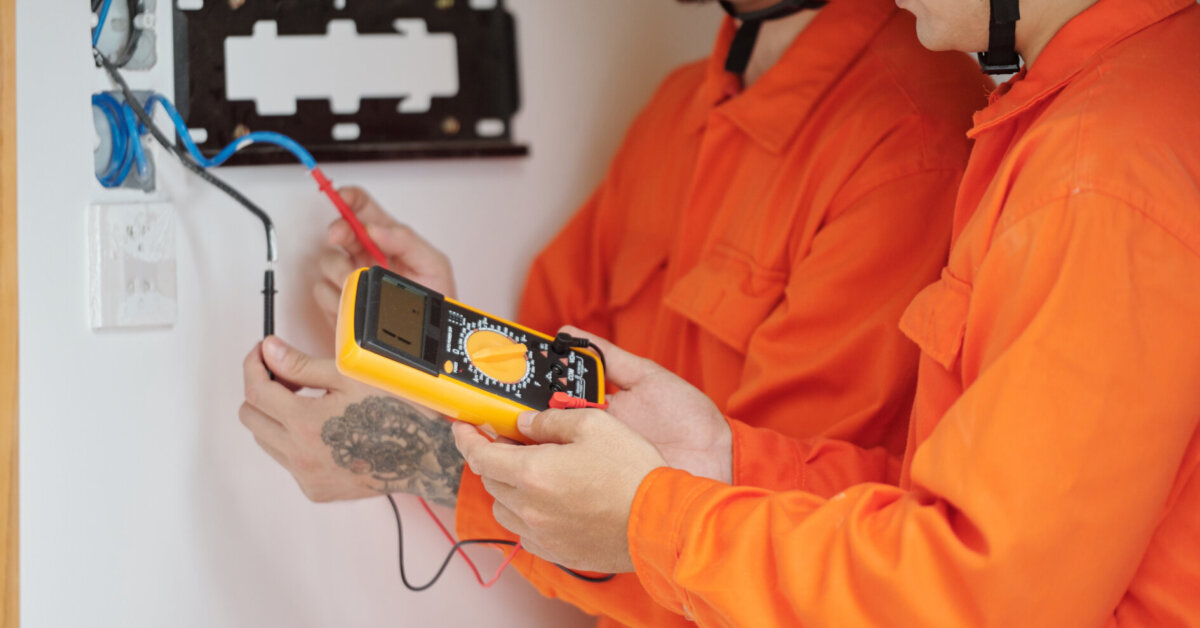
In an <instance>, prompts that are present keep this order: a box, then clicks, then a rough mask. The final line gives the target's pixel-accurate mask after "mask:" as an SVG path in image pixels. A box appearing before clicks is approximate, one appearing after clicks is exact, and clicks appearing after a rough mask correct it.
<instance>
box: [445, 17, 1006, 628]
mask: <svg viewBox="0 0 1200 628" xmlns="http://www.w3.org/2000/svg"><path fill="white" fill-rule="evenodd" d="M732 35H733V24H732V23H731V22H727V23H726V24H725V26H724V28H723V30H722V32H721V35H720V37H719V40H718V42H717V44H716V47H715V50H714V52H713V54H712V57H711V59H709V60H708V61H707V63H705V62H701V63H696V64H692V65H689V66H686V67H684V68H682V69H680V70H679V71H677V72H675V73H674V74H672V75H671V76H670V77H669V78H668V79H667V80H666V81H665V83H664V84H663V85H662V86H661V88H660V89H659V90H658V92H657V94H656V95H655V96H654V99H653V101H652V102H651V103H650V104H649V106H648V107H647V108H646V109H645V110H644V111H643V113H642V114H641V115H640V117H639V118H638V119H637V120H636V122H635V123H634V125H633V127H632V128H631V130H630V131H629V134H628V136H627V138H626V140H625V142H624V144H623V145H622V147H621V149H620V152H619V153H618V155H617V156H616V159H615V161H614V163H613V165H612V167H611V169H610V171H609V173H608V175H607V177H606V178H605V180H604V181H603V183H602V184H601V186H600V188H599V189H598V191H597V192H596V193H595V195H594V196H593V197H592V198H591V200H590V201H589V202H588V203H587V204H586V205H585V206H584V207H583V209H582V210H581V211H580V212H579V213H578V214H577V215H576V216H575V217H574V219H573V220H572V221H571V222H570V223H569V224H568V225H567V226H566V228H565V229H564V231H563V232H562V233H561V234H560V235H559V236H558V237H557V238H556V239H555V240H554V241H553V242H552V243H551V244H550V245H549V246H548V248H547V249H546V250H545V251H544V252H543V253H542V254H541V255H540V256H539V257H538V259H537V260H536V261H535V263H534V265H533V268H532V270H531V272H530V275H529V280H528V284H527V289H526V293H525V298H524V300H523V304H522V307H521V311H520V314H519V319H520V320H521V321H522V322H524V323H525V324H527V325H530V326H532V327H534V328H537V329H544V330H550V331H553V330H555V329H557V328H558V327H559V326H560V325H561V324H564V323H573V324H576V325H579V326H581V327H583V328H585V329H589V330H591V331H594V332H596V333H599V334H602V335H604V336H606V337H608V338H611V339H613V340H615V341H616V342H617V343H619V344H620V345H622V346H623V347H625V348H626V349H629V350H631V351H634V352H636V353H640V354H643V355H647V356H649V357H651V358H653V359H654V360H656V361H658V362H659V363H661V364H663V365H664V366H666V367H667V368H669V369H671V370H673V371H674V372H676V373H678V374H680V375H681V376H683V377H684V378H686V379H687V380H689V381H690V382H692V383H693V384H695V385H697V386H699V387H700V388H701V389H702V390H704V391H705V392H706V393H707V394H708V395H709V396H711V397H712V398H713V399H714V400H715V401H716V402H717V404H718V405H719V406H720V407H721V408H722V409H723V410H724V411H725V412H727V413H729V414H733V415H736V416H744V417H748V418H750V420H752V421H754V424H755V425H759V426H765V427H770V428H773V429H776V430H779V431H781V432H782V433H785V434H789V435H793V436H798V437H801V436H802V437H808V436H814V435H827V436H830V437H836V438H843V439H848V440H850V441H851V442H855V443H858V444H860V445H863V446H866V447H876V446H878V447H882V448H883V449H885V450H887V451H890V452H892V453H893V454H895V455H899V454H900V453H901V452H902V451H903V446H904V437H905V433H906V430H907V419H908V414H909V411H910V409H911V404H912V392H913V388H914V386H915V381H916V364H917V353H918V352H917V349H916V347H914V346H913V345H912V343H911V342H909V341H908V340H907V339H906V338H904V336H903V335H902V334H901V333H900V332H899V330H898V329H897V326H896V322H897V321H898V320H899V318H900V315H901V313H902V312H903V311H904V308H905V307H906V306H907V305H908V303H909V302H910V301H911V300H912V298H913V296H914V295H916V294H917V292H919V291H920V290H921V288H923V287H924V286H926V285H928V284H929V282H931V281H933V280H934V279H935V278H936V277H937V272H938V270H939V269H940V268H941V267H942V266H943V265H944V264H945V256H946V254H947V251H948V250H949V238H950V228H949V224H950V216H951V212H952V210H953V205H954V194H955V190H956V189H957V185H958V182H959V181H960V179H961V176H962V171H963V169H964V168H965V164H966V158H967V153H968V142H967V139H966V131H967V129H968V128H969V126H970V116H971V113H972V112H973V111H975V110H976V109H978V108H980V107H982V106H983V105H984V104H985V99H986V91H987V88H988V87H989V86H990V83H988V82H986V80H985V79H984V78H983V77H982V76H981V75H980V73H979V69H978V66H977V65H975V63H974V62H973V61H971V60H970V59H969V58H968V57H966V55H962V54H957V53H948V54H935V53H930V52H928V51H926V50H924V49H923V48H921V47H920V45H919V43H918V42H917V40H916V36H915V26H914V23H913V20H912V18H911V16H910V15H909V14H907V13H905V12H903V11H899V10H897V9H896V7H895V5H894V3H893V1H892V0H835V1H834V2H832V3H830V4H829V6H827V7H826V8H824V9H822V11H821V13H820V14H819V15H817V16H816V17H815V18H814V21H813V22H812V24H811V25H810V26H809V27H808V29H807V30H806V31H805V32H804V33H803V34H801V35H800V36H799V37H798V38H797V39H796V40H795V42H794V44H793V45H792V46H791V48H790V49H789V50H788V51H787V52H786V54H785V55H784V57H783V58H782V59H781V60H780V61H779V62H778V64H777V65H776V66H775V67H774V68H773V69H771V70H770V71H769V72H768V73H766V74H765V75H764V76H763V77H762V78H761V79H760V80H759V81H757V82H756V83H755V84H754V85H753V86H751V87H750V88H749V89H746V90H745V91H744V92H742V91H741V89H740V81H739V79H738V78H737V77H735V76H733V75H730V74H728V73H726V72H725V71H724V70H723V66H724V60H725V53H726V52H727V51H728V49H729V45H730V42H731V40H732ZM739 92H741V93H739ZM458 533H459V535H460V538H464V539H468V538H497V537H503V538H512V537H511V535H509V534H508V533H507V532H505V531H504V530H503V529H502V528H500V527H499V526H498V525H497V524H496V523H495V520H494V519H493V518H492V500H491V497H490V496H489V495H487V493H486V492H484V490H483V488H482V486H481V484H480V483H479V480H478V478H477V476H474V475H473V474H471V473H467V474H465V476H464V479H463V484H462V489H461V490H460V492H459V498H458ZM514 565H515V566H516V568H517V569H518V570H520V571H521V572H522V573H523V574H525V575H526V576H527V577H529V579H530V580H531V581H532V582H533V583H534V584H535V585H536V586H537V587H538V588H539V589H540V590H541V591H542V592H543V593H544V594H546V595H549V596H557V597H560V598H562V599H564V600H567V601H569V602H571V603H573V604H575V605H577V606H579V607H581V608H583V609H584V610H585V611H588V612H590V613H594V614H601V615H606V616H608V617H610V618H613V619H615V620H617V621H619V622H623V623H625V624H631V625H645V626H669V625H673V624H675V623H686V622H685V620H684V618H683V617H682V616H681V615H678V614H677V613H675V612H672V611H668V610H667V609H664V608H663V607H661V606H659V605H658V604H656V603H655V602H653V601H652V600H651V599H650V598H649V596H648V595H647V594H646V593H645V592H644V590H643V589H642V587H641V585H640V584H639V583H638V580H637V578H636V576H634V575H633V574H628V575H624V576H621V577H618V578H617V579H615V580H614V581H612V582H608V583H605V584H590V583H585V582H580V581H577V580H574V579H572V578H570V577H569V576H567V575H565V574H563V573H562V572H560V571H559V570H558V569H557V568H555V567H554V566H553V565H550V564H548V563H546V562H544V561H541V560H538V559H535V558H534V557H532V556H531V555H528V554H522V555H521V556H519V557H518V558H517V560H516V561H515V562H514Z"/></svg>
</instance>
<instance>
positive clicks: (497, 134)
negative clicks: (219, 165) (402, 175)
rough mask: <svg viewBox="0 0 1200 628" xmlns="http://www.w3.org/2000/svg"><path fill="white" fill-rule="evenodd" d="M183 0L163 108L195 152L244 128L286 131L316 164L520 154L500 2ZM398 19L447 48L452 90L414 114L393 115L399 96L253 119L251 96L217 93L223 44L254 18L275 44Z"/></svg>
mask: <svg viewBox="0 0 1200 628" xmlns="http://www.w3.org/2000/svg"><path fill="white" fill-rule="evenodd" d="M184 1H185V0H174V7H175V12H174V17H175V19H174V26H175V72H176V80H175V85H176V94H175V101H176V105H177V107H178V108H179V110H180V113H182V114H183V117H184V119H185V120H186V121H187V123H188V126H189V127H191V128H193V129H198V128H202V129H204V130H205V133H204V134H202V137H200V138H196V139H197V140H198V143H199V146H200V149H201V150H202V151H203V152H204V153H205V154H206V155H209V156H212V155H215V154H216V153H217V151H219V150H220V149H221V148H223V147H224V146H225V145H227V144H228V143H229V142H231V141H233V140H234V139H236V138H237V137H238V136H240V135H241V134H243V133H245V132H247V131H276V132H279V133H284V134H286V135H289V136H291V137H292V138H293V139H295V140H296V141H298V142H300V143H301V144H303V145H305V146H306V147H307V148H308V149H309V150H310V151H311V152H312V153H313V155H314V156H315V157H316V158H317V159H318V160H320V161H359V160H386V159H410V158H433V157H484V156H518V155H526V154H528V152H529V149H528V147H527V146H524V145H520V144H517V143H515V142H514V141H513V139H512V124H511V121H512V116H513V115H514V114H515V113H516V112H517V110H518V109H519V107H520V92H519V87H518V72H517V54H516V28H515V21H514V19H513V17H512V15H511V14H510V13H508V11H506V10H505V8H504V2H503V0H494V2H491V3H490V4H492V5H494V6H492V7H491V8H486V9H476V8H473V7H472V6H471V4H472V2H471V1H470V0H338V1H336V2H335V0H322V1H319V2H318V1H317V0H248V1H238V0H233V1H231V0H206V1H205V2H203V5H202V6H201V7H199V8H187V9H185V8H181V6H180V5H181V4H182V3H183V2H184ZM194 3H195V2H194V0H192V4H194ZM406 19H407V20H423V21H424V23H425V26H426V28H427V30H428V33H429V34H431V35H436V34H441V33H448V34H451V35H453V36H454V39H455V41H456V42H457V46H456V47H457V65H458V89H457V93H456V94H454V95H453V96H449V97H441V96H436V95H435V96H433V97H432V98H431V100H430V104H429V107H428V110H426V111H423V112H420V113H406V112H402V109H403V108H404V107H403V105H402V101H403V100H404V99H405V98H404V97H403V96H397V97H387V98H374V97H363V98H362V100H361V101H360V106H359V108H358V111H357V112H354V113H338V112H336V111H335V110H334V107H333V106H332V105H331V102H330V100H329V99H327V98H300V97H298V98H297V99H296V107H295V113H294V114H291V115H260V113H259V111H258V109H257V108H256V103H255V102H254V101H253V100H229V99H228V97H227V70H228V61H227V59H226V39H227V38H230V37H252V36H254V31H255V24H256V23H258V22H260V21H271V22H275V26H276V29H277V33H278V35H279V37H280V38H281V39H286V38H287V36H290V35H324V34H326V33H327V27H328V25H329V23H330V22H332V21H335V20H352V21H353V22H354V25H355V28H356V30H357V33H358V34H359V35H364V36H365V35H379V34H391V35H396V34H398V31H397V28H396V26H395V23H396V22H397V20H406ZM364 62H365V61H364ZM371 62H377V63H386V60H371ZM347 126H349V127H355V126H357V131H356V132H355V133H353V134H352V137H349V138H348V137H346V136H345V135H344V134H341V133H338V132H337V131H338V130H339V129H344V128H345V127H347ZM335 127H336V129H335ZM335 135H339V136H340V139H334V136H335ZM201 139H203V141H199V140H201ZM291 161H292V158H291V157H290V155H288V154H287V153H285V152H283V151H282V150H280V149H277V148H275V147H271V146H267V145H261V144H256V145H253V146H250V147H248V148H246V149H245V150H242V151H241V152H239V154H238V155H237V156H235V157H234V158H233V159H232V160H230V162H229V163H230V164H233V165H237V164H242V165H250V164H274V163H289V162H291Z"/></svg>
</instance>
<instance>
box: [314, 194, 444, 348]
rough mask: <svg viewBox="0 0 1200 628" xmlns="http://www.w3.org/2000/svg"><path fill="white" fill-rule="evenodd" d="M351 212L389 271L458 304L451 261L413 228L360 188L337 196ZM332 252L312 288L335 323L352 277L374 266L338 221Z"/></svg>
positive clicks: (347, 226) (332, 228)
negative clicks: (347, 279)
mask: <svg viewBox="0 0 1200 628" xmlns="http://www.w3.org/2000/svg"><path fill="white" fill-rule="evenodd" d="M338 193H339V194H341V195H342V198H343V199H345V201H346V204H347V205H349V206H350V209H352V210H354V213H355V215H357V216H358V218H359V220H361V221H362V223H363V226H365V227H366V228H367V234H368V235H370V236H371V239H372V240H374V241H375V244H377V245H379V248H380V250H382V251H383V254H384V255H387V257H388V268H389V269H390V270H392V271H394V272H397V273H400V274H401V275H404V276H405V277H407V278H409V279H411V280H413V281H415V282H417V283H419V284H421V285H423V286H425V287H427V288H431V289H433V290H436V291H438V292H440V293H442V294H443V295H445V296H447V297H450V298H454V296H455V289H454V272H453V269H452V268H451V266H450V260H449V259H448V258H447V257H446V256H445V254H443V253H442V252H441V251H439V250H438V249H436V248H434V246H433V245H431V244H430V243H428V242H426V241H425V240H424V239H422V238H421V236H419V235H417V233H416V232H415V231H413V230H412V228H411V227H409V226H407V225H404V224H401V223H399V222H397V221H396V219H394V218H392V217H391V216H389V215H388V213H387V212H385V211H384V210H383V208H381V207H380V206H379V204H378V203H376V202H375V200H374V199H372V198H371V196H370V195H369V194H367V192H366V190H363V189H362V188H358V187H346V188H342V189H340V190H338ZM329 244H331V245H332V247H333V248H329V249H327V250H326V251H324V252H322V254H321V257H320V260H319V264H320V269H321V277H320V279H318V281H317V283H316V285H315V286H313V297H314V298H315V299H316V301H317V307H319V308H320V310H321V312H322V313H323V314H324V315H325V317H326V318H327V319H328V320H329V321H330V323H331V324H332V323H334V322H336V321H337V314H338V303H339V302H340V301H341V298H342V287H343V286H344V285H345V283H346V277H349V276H350V273H352V272H354V271H356V270H358V269H359V268H363V267H364V266H373V265H374V264H375V261H374V260H373V259H371V256H370V254H368V253H367V250H366V249H365V248H364V247H363V245H362V244H359V242H358V240H357V239H355V237H354V232H353V231H351V230H350V224H349V223H347V222H346V221H345V220H344V219H341V218H339V219H338V220H336V221H334V222H333V224H331V225H329Z"/></svg>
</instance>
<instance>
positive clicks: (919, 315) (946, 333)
mask: <svg viewBox="0 0 1200 628" xmlns="http://www.w3.org/2000/svg"><path fill="white" fill-rule="evenodd" d="M970 304H971V284H969V283H967V282H965V281H963V280H961V279H959V278H958V277H955V276H954V275H952V274H950V271H949V270H947V269H943V270H942V278H941V279H939V280H938V281H937V282H936V283H934V284H932V285H930V286H929V287H927V288H925V289H924V290H922V291H921V292H919V293H917V296H916V298H914V299H913V301H912V303H910V304H909V306H908V309H907V310H905V311H904V315H903V316H902V317H901V318H900V331H902V332H904V335H906V336H908V337H909V338H910V339H911V340H912V341H913V342H915V343H917V346H918V347H920V348H921V351H922V352H923V353H924V354H925V355H928V356H929V357H930V358H932V359H933V360H934V361H935V362H937V363H938V364H941V365H942V366H943V367H945V368H946V370H950V369H953V368H954V366H955V364H956V363H957V362H958V358H959V355H960V354H961V353H962V344H963V336H964V335H965V333H966V330H967V311H968V309H969V307H970Z"/></svg>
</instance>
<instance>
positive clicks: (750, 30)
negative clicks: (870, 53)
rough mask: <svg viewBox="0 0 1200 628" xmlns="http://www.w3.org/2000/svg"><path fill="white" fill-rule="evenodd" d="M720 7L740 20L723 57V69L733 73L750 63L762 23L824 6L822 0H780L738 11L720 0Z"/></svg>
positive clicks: (739, 73)
mask: <svg viewBox="0 0 1200 628" xmlns="http://www.w3.org/2000/svg"><path fill="white" fill-rule="evenodd" d="M720 4H721V8H722V9H725V12H726V13H728V14H729V15H730V16H732V17H734V18H736V19H738V20H741V22H742V25H741V26H740V27H739V28H738V31H737V35H735V36H734V37H733V44H732V45H731V46H730V47H729V55H728V56H726V57H725V70H726V71H728V72H733V73H734V74H738V75H741V74H744V73H745V72H746V66H747V65H749V64H750V56H751V55H753V54H754V44H755V43H757V42H758V32H759V29H761V28H762V23H763V22H767V21H770V20H778V19H779V18H783V17H787V16H789V15H795V14H796V13H799V12H801V11H804V10H805V9H819V8H821V7H823V6H825V4H826V2H825V1H824V0H782V1H781V2H778V3H776V4H773V5H771V6H769V7H766V8H764V9H759V10H757V11H747V12H745V13H738V10H737V8H736V7H734V6H733V4H731V3H729V2H727V1H726V0H721V2H720Z"/></svg>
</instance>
